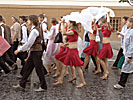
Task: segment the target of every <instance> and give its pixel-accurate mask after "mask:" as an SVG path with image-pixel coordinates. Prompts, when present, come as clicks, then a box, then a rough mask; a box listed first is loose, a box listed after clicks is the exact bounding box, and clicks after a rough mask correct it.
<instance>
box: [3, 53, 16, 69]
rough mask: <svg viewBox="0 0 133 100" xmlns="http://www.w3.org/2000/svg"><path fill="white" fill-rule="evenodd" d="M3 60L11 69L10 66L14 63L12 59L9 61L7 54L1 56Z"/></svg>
mask: <svg viewBox="0 0 133 100" xmlns="http://www.w3.org/2000/svg"><path fill="white" fill-rule="evenodd" d="M2 58H3V60H4V61H5V62H6V63H7V64H8V65H9V66H11V67H12V65H13V64H14V63H15V62H14V61H13V60H12V59H10V57H9V55H8V54H7V53H4V55H3V56H2Z"/></svg>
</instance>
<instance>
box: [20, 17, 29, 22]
mask: <svg viewBox="0 0 133 100" xmlns="http://www.w3.org/2000/svg"><path fill="white" fill-rule="evenodd" d="M19 18H21V19H22V20H23V21H25V22H27V19H26V16H19Z"/></svg>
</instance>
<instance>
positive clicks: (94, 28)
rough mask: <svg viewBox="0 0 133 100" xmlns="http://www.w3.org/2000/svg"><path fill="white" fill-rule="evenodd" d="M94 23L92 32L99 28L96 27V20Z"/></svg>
mask: <svg viewBox="0 0 133 100" xmlns="http://www.w3.org/2000/svg"><path fill="white" fill-rule="evenodd" d="M93 23H94V24H93V26H94V27H93V29H92V30H93V31H96V30H97V26H96V19H94V21H93Z"/></svg>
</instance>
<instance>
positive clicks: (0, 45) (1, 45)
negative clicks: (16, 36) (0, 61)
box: [0, 36, 11, 56]
mask: <svg viewBox="0 0 133 100" xmlns="http://www.w3.org/2000/svg"><path fill="white" fill-rule="evenodd" d="M10 47H11V46H10V44H9V43H8V42H7V41H6V40H5V39H4V38H3V37H1V36H0V56H2V55H3V54H4V53H5V52H6V51H7V50H8V49H9V48H10Z"/></svg>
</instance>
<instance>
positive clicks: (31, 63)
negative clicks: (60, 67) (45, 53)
mask: <svg viewBox="0 0 133 100" xmlns="http://www.w3.org/2000/svg"><path fill="white" fill-rule="evenodd" d="M41 58H42V51H31V53H30V56H29V58H28V60H27V61H26V63H25V65H24V73H23V77H22V79H21V81H20V86H22V87H23V88H25V86H26V81H27V79H28V77H29V75H30V74H31V72H32V71H33V69H34V67H35V70H36V73H37V76H38V77H39V80H40V83H41V88H43V89H47V84H46V81H45V76H44V71H43V70H44V67H43V63H42V59H41Z"/></svg>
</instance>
